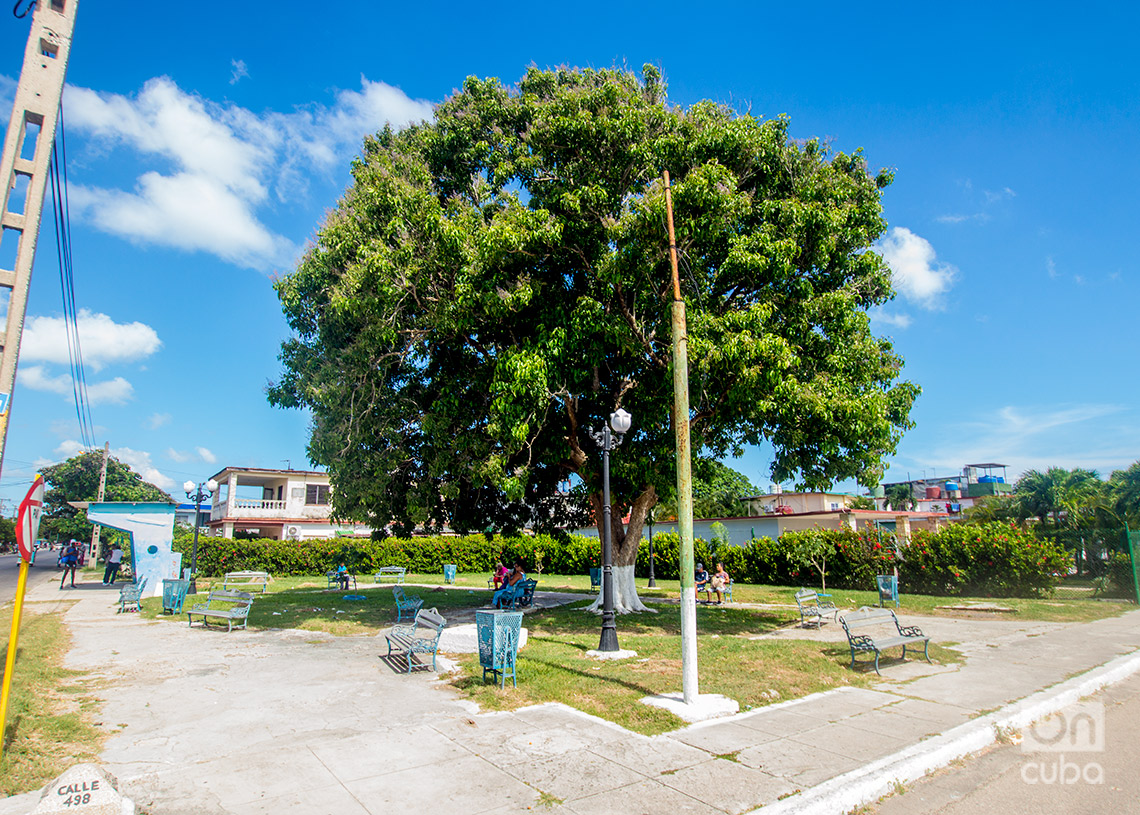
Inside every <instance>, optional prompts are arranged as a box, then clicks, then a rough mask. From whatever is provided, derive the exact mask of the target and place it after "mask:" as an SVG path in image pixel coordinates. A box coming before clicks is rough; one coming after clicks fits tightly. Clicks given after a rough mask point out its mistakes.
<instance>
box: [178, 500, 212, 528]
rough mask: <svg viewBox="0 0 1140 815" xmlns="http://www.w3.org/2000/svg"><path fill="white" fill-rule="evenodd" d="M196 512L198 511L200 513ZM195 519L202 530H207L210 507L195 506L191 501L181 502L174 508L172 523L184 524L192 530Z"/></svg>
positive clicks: (203, 505) (207, 505)
mask: <svg viewBox="0 0 1140 815" xmlns="http://www.w3.org/2000/svg"><path fill="white" fill-rule="evenodd" d="M198 510H200V512H199V511H198ZM195 518H197V519H198V522H199V523H200V524H201V525H202V526H201V528H202V529H208V528H209V523H210V505H209V504H200V505H195V504H194V503H193V502H192V501H183V502H182V503H181V504H179V505H178V506H176V507H175V508H174V523H176V524H184V525H185V526H188V527H190V528H191V529H193V528H194V519H195Z"/></svg>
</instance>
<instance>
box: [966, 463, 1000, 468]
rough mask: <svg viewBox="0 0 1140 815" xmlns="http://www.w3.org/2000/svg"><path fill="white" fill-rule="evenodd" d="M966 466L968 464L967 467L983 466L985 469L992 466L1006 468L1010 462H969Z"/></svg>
mask: <svg viewBox="0 0 1140 815" xmlns="http://www.w3.org/2000/svg"><path fill="white" fill-rule="evenodd" d="M966 466H967V467H981V468H983V469H987V470H988V469H989V468H990V467H1002V468H1005V467H1008V466H1009V465H1008V464H992V463H991V464H967V465H966Z"/></svg>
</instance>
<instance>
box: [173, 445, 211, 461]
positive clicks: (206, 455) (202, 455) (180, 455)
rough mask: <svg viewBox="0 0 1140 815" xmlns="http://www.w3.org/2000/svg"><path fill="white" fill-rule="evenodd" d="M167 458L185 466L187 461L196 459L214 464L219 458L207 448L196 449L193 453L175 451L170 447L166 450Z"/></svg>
mask: <svg viewBox="0 0 1140 815" xmlns="http://www.w3.org/2000/svg"><path fill="white" fill-rule="evenodd" d="M166 457H167V458H169V459H170V460H172V461H177V462H178V463H180V464H184V463H185V462H187V461H194V460H196V459H201V460H202V461H204V462H206V463H207V464H214V463H216V462H217V460H218V457H217V456H215V455H214V454H213V453H212V452H210V450H208V449H207V448H205V447H195V448H194V450H193V452H188V451H186V450H175V449H174V448H173V447H170V448H167V450H166Z"/></svg>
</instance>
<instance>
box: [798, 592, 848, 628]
mask: <svg viewBox="0 0 1140 815" xmlns="http://www.w3.org/2000/svg"><path fill="white" fill-rule="evenodd" d="M830 596H831V595H830V594H820V593H819V592H817V591H816V590H815V589H800V590H799V591H797V592H796V605H797V606H799V608H800V625H801V626H806V625H807V624H808V623H811V622H814V623H815V627H816V628H821V627H822V626H823V618H824V617H831V619H832V621H833V622H834V621H835V619H836V617H837V616H838V614H839V609H837V608H836V607H835V603H833V602H831V601H830V600H826V601H824V600H821V599H820V598H821V597H830Z"/></svg>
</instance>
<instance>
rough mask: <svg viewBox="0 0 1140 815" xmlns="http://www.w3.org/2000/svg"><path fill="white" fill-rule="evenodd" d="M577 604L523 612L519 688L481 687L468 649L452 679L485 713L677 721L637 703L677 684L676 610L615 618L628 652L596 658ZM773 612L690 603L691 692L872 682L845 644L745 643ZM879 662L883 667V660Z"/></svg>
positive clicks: (594, 629) (635, 722)
mask: <svg viewBox="0 0 1140 815" xmlns="http://www.w3.org/2000/svg"><path fill="white" fill-rule="evenodd" d="M585 605H586V602H585V601H583V602H579V603H575V604H574V605H573V606H569V607H562V608H557V609H550V610H547V611H539V612H535V613H533V614H527V616H526V618H525V621H526V625H527V627H528V629H529V639H528V640H527V646H526V648H525V649H524V650H523V651H522V652H521V653H520V654H519V657H518V672H519V685H518V687H517V688H514V687H511V686H510V684H508V685H507V687H506V688H505V689H503V690H500V688H499V686H498V685H495V684H491V683H489V682H488V683H486V684H485V683H484V682H483V679H482V669H481V668H480V667H479V660H478V657H477V655H474V654H471V655H464V656H463V657H461V660H460V661H461V663H462V665H463V668H464V675H463V676H462V677H460V678H458V679H456V680H454V681H453V683H452V684H454V685H455V687H457V688H458V689H460V690H462V691H464V692H465V693H466V694H467V695H468V696H470V697H471V698H472V699H473V700H474V701H476V702H478V703H479V704H480V705H482V706H483V707H484V708H486V709H490V710H510V709H514V708H517V707H522V706H525V705H530V704H537V703H540V702H553V701H557V702H564V703H566V704H568V705H571V706H573V707H576V708H578V709H579V710H582V711H585V712H586V713H592V714H594V715H596V716H600V717H602V718H604V719H608V720H610V721H613V722H616V723H617V724H620V725H622V726H623V727H627V728H629V729H630V730H635V731H637V732H639V733H644V734H647V735H653V734H656V733H663V732H665V731H668V730H673V729H676V728H677V727H680V726H682V725H683V724H684V723H683V722H682V721H681V720H680V719H679V718H677V717H676V716H674V715H673V714H671V713H669V712H667V711H664V710H661V709H659V708H655V707H649V706H648V705H643V704H641V703H640V701H639V700H640V699H641V698H642V697H644V696H648V695H651V694H658V693H666V692H678V691H680V689H681V637H680V615H679V614H678V613H676V610H677V607H676V606H663V607H661V613H659V614H637V615H623V616H621V617H620V618H619V620H618V638H619V640H620V643H621V647H622V648H626V649H631V650H634V651H637V657H634V658H632V659H628V660H622V661H610V662H599V661H597V660H593V659H591V658H589V657H587V656H586V651H588V650H590V649H593V648H597V646H598V635H599V632H600V628H601V620H600V618H599V617H598V616H597V615H594V614H590V613H587V612H584V611H583V610H582V608H583V606H585ZM789 619H790V618H789V616H788V615H787V614H785V613H780V612H769V611H760V610H755V609H743V608H733V607H724V606H720V607H714V606H702V607H699V608H698V609H697V626H698V642H697V652H698V662H699V664H700V675H701V688H700V690H701V693H720V694H723V695H725V696H728V697H731V698H733V699H735V700H737V701H738V702H739V703H740V706H741V709H742V710H748V709H750V708H753V707H760V706H763V705H766V704H771V703H773V702H776V701H784V700H787V699H795V698H798V697H801V696H806V695H807V694H810V693H816V692H818V691H824V690H829V689H831V688H837V687H842V686H845V685H852V686H864V685H867V684H870V683H871V682H873V681H879V677H877V676H876V675H875V673H874V671H867V670H866V669H860V670H858V671H852V670H849V669H848V668H847V664H848V662H849V660H850V650H849V649H848V647H847V646H846V644H837V643H820V642H811V641H807V640H752V639H749V638H748V637H749V636H750V635H757V634H763V633H765V632H768V631H771V630H772V629H774V628H776V627H778V626H780V625H784V624H786V623H787V622H788V621H789ZM930 656H931V659H932V660H934V661H935V662H954V661H956V660H957V659H958V658H959V655H958V654H957V653H956V652H953V651H950V650H949V649H945V648H939V647H938V646H935V645H932V646H931V648H930ZM889 663H890V660H886V661H885V662H884V664H889Z"/></svg>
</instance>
